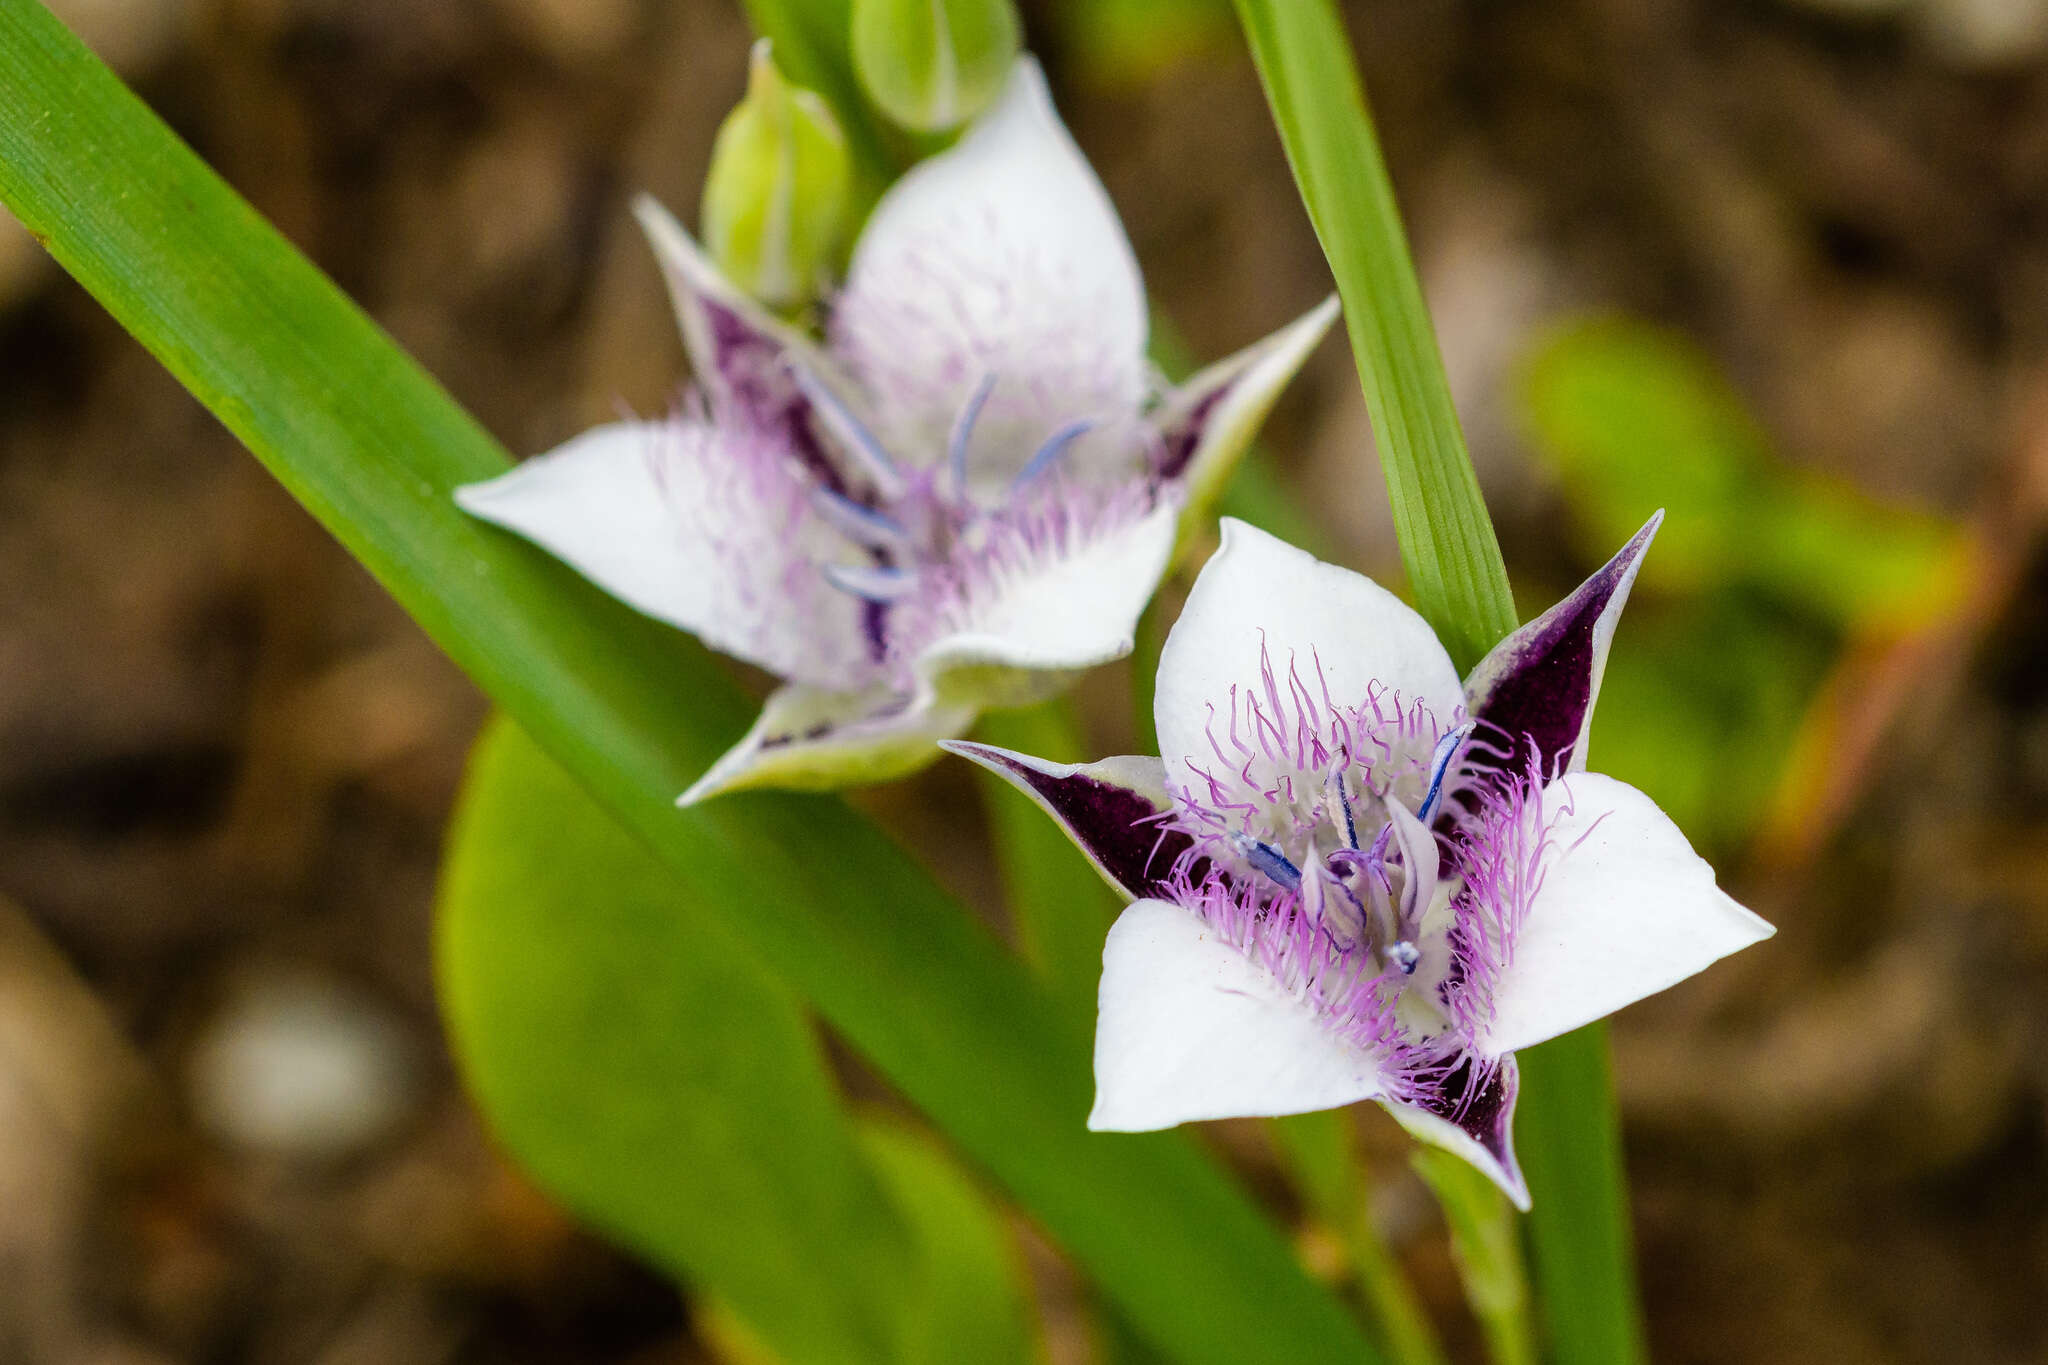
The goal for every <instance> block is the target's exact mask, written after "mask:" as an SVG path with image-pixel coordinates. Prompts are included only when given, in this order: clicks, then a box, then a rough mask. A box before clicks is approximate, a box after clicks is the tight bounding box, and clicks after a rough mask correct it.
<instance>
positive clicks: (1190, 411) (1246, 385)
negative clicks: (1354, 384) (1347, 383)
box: [1152, 296, 1337, 528]
mask: <svg viewBox="0 0 2048 1365" xmlns="http://www.w3.org/2000/svg"><path fill="white" fill-rule="evenodd" d="M1336 317H1337V300H1336V298H1335V297H1334V296H1332V297H1330V298H1328V299H1325V300H1324V301H1323V302H1322V303H1321V304H1319V305H1317V306H1316V307H1315V308H1313V309H1311V310H1310V311H1309V312H1308V313H1306V314H1304V315H1303V316H1301V317H1300V318H1297V319H1296V320H1295V321H1293V322H1292V323H1289V324H1288V325H1287V326H1285V327H1283V328H1281V329H1280V330H1279V331H1277V332H1274V333H1273V334H1272V335H1271V336H1268V337H1265V338H1263V339H1261V340H1259V341H1256V342H1253V343H1252V344H1251V345H1249V346H1247V347H1245V348H1244V349H1243V350H1241V351H1239V352H1238V353H1237V354H1236V355H1233V356H1230V357H1228V358H1227V359H1224V360H1219V361H1217V362H1216V363H1215V364H1214V365H1211V366H1209V367H1208V368H1207V369H1205V370H1203V371H1202V372H1201V373H1199V374H1197V375H1196V376H1195V377H1194V378H1192V379H1190V380H1188V381H1187V382H1186V383H1185V384H1182V385H1181V386H1180V387H1178V388H1176V389H1175V390H1174V391H1173V392H1172V393H1171V394H1169V395H1167V398H1166V401H1165V403H1164V404H1162V405H1161V407H1160V409H1159V411H1158V412H1156V413H1154V414H1153V415H1152V424H1153V426H1154V427H1155V428H1156V429H1157V431H1158V433H1159V436H1160V439H1161V441H1162V443H1163V445H1164V449H1163V451H1162V456H1163V459H1164V465H1163V467H1162V469H1161V472H1162V473H1163V474H1164V475H1165V476H1166V477H1167V478H1171V479H1178V480H1179V481H1180V483H1181V486H1182V488H1184V489H1185V490H1186V493H1185V501H1184V504H1183V507H1182V511H1181V525H1182V526H1183V528H1191V527H1193V526H1194V525H1196V524H1198V523H1205V522H1206V521H1207V520H1208V516H1209V510H1210V509H1211V508H1212V507H1213V506H1214V505H1215V502H1216V499H1217V497H1218V496H1219V495H1221V493H1222V492H1223V485H1224V484H1225V482H1226V481H1228V479H1229V478H1230V474H1231V471H1232V470H1234V469H1236V468H1237V462H1238V460H1239V459H1241V458H1242V457H1243V455H1244V452H1245V450H1246V448H1247V447H1249V446H1250V445H1251V441H1252V437H1253V435H1254V434H1255V433H1256V432H1257V431H1258V429H1259V423H1261V422H1263V421H1265V420H1266V414H1267V413H1268V412H1271V411H1272V410H1273V404H1274V402H1275V401H1276V400H1277V399H1278V398H1279V397H1280V390H1282V389H1283V388H1285V387H1287V381H1288V380H1290V379H1292V378H1294V376H1295V373H1296V372H1297V371H1298V370H1300V369H1301V366H1302V362H1303V361H1305V360H1307V359H1308V356H1309V352H1311V351H1313V350H1314V349H1315V348H1316V343H1318V342H1320V341H1321V340H1322V339H1323V335H1324V334H1325V333H1326V332H1328V331H1329V330H1330V324H1331V322H1333V321H1335V320H1336Z"/></svg>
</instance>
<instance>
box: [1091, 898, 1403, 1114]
mask: <svg viewBox="0 0 2048 1365" xmlns="http://www.w3.org/2000/svg"><path fill="white" fill-rule="evenodd" d="M1380 1088H1381V1087H1380V1076H1379V1069H1378V1066H1377V1064H1376V1063H1375V1062H1374V1060H1373V1058H1372V1056H1371V1055H1370V1054H1369V1053H1367V1052H1365V1051H1364V1050H1362V1049H1360V1048H1356V1047H1353V1046H1351V1045H1350V1044H1348V1043H1346V1042H1343V1041H1342V1040H1340V1039H1338V1038H1336V1037H1335V1036H1333V1035H1332V1034H1331V1033H1330V1032H1329V1031H1328V1030H1326V1029H1325V1028H1324V1027H1323V1025H1322V1023H1321V1021H1320V1020H1318V1018H1317V1017H1316V1015H1315V1013H1314V1012H1313V1011H1312V1010H1310V1009H1309V1007H1308V1006H1307V1005H1305V1004H1303V1003H1302V1002H1301V1001H1300V1000H1297V999H1295V998H1294V997H1293V996H1291V995H1289V994H1287V993H1286V992H1285V991H1283V990H1282V989H1281V988H1280V987H1279V985H1278V984H1277V983H1276V982H1275V981H1274V979H1273V977H1272V976H1271V975H1270V974H1269V973H1268V972H1266V971H1265V969H1264V968H1262V967H1259V966H1258V965H1256V964H1254V963H1253V962H1252V961H1251V959H1249V958H1247V957H1246V956H1245V955H1244V954H1243V953H1241V952H1239V951H1238V950H1237V949H1236V948H1234V947H1232V946H1230V945H1229V944H1228V943H1225V942H1223V941H1222V940H1221V939H1220V938H1219V937H1218V936H1217V935H1216V932H1215V931H1214V930H1213V929H1211V928H1210V927H1209V926H1208V925H1207V924H1205V923H1203V922H1202V920H1201V919H1199V918H1198V917H1196V916H1195V915H1193V914H1191V913H1190V912H1188V911H1186V910H1184V909H1182V908H1181V907H1179V906H1177V905H1174V904H1171V903H1170V902H1167V901H1159V900H1141V901H1137V902H1134V903H1133V904H1132V905H1130V906H1129V907H1128V908H1126V909H1125V911H1124V912H1123V914H1122V915H1121V916H1119V917H1118V918H1117V922H1116V924H1115V925H1114V926H1112V927H1111V929H1110V931H1109V940H1108V942H1107V943H1106V944H1104V946H1103V950H1102V992H1101V1008H1100V1014H1099V1016H1098V1018H1097V1022H1096V1027H1095V1109H1094V1112H1092V1113H1091V1114H1090V1115H1089V1116H1088V1126H1089V1127H1090V1128H1093V1129H1096V1130H1097V1131H1109V1132H1143V1131H1146V1130H1149V1129H1154V1128H1170V1127H1172V1126H1173V1125H1174V1124H1177V1123H1187V1122H1190V1121H1192V1120H1195V1119H1213V1118H1229V1117H1233V1116H1236V1115H1245V1114H1300V1113H1307V1112H1309V1111H1310V1110H1315V1109H1329V1108H1331V1107H1333V1106H1336V1105H1340V1104H1350V1103H1351V1102H1353V1101H1355V1100H1365V1099H1371V1098H1373V1097H1374V1096H1376V1095H1378V1094H1379V1093H1380Z"/></svg>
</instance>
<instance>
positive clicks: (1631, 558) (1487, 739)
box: [1465, 512, 1664, 778]
mask: <svg viewBox="0 0 2048 1365" xmlns="http://www.w3.org/2000/svg"><path fill="white" fill-rule="evenodd" d="M1663 519H1664V514H1663V513H1662V512H1659V513H1658V514H1657V515H1656V516H1654V517H1652V518H1650V521H1649V524H1648V525H1646V526H1644V527H1643V529H1642V530H1640V531H1638V532H1636V534H1635V536H1634V538H1633V539H1631V540H1630V541H1629V543H1628V544H1626V545H1624V546H1622V547H1621V550H1620V552H1619V553H1617V554H1616V555H1615V556H1614V558H1612V559H1610V560H1608V561H1607V563H1606V564H1605V565H1604V566H1603V567H1602V568H1601V569H1600V570H1599V571H1598V572H1596V573H1595V574H1594V575H1593V576H1592V577H1591V578H1588V579H1587V580H1586V581H1585V582H1584V583H1581V584H1580V585H1579V587H1578V590H1577V591H1575V592H1574V593H1572V595H1571V596H1569V597H1567V598H1565V599H1564V600H1563V601H1562V602H1559V603H1558V604H1557V605H1556V606H1554V607H1552V608H1551V609H1550V610H1549V611H1547V612H1545V613H1543V615H1541V616H1539V617H1537V618H1536V619H1535V620H1534V621H1531V622H1530V623H1529V624H1528V625H1526V626H1523V627H1522V628H1521V629H1520V630H1518V631H1516V632H1515V633H1514V634H1513V635H1510V636H1509V637H1508V638H1507V639H1505V640H1503V641H1502V642H1501V643H1500V644H1499V646H1497V647H1496V648H1495V650H1494V651H1493V653H1491V654H1489V655H1488V656H1487V657H1486V659H1485V660H1484V661H1483V662H1482V663H1481V664H1480V665H1479V667H1478V668H1477V669H1475V670H1474V671H1473V674H1472V678H1471V679H1470V680H1468V682H1467V683H1466V698H1465V701H1466V706H1467V707H1468V708H1469V709H1470V710H1471V713H1472V718H1473V720H1474V721H1476V722H1477V723H1478V731H1479V733H1478V735H1477V736H1476V738H1477V739H1478V740H1480V741H1481V742H1480V743H1477V744H1474V745H1472V746H1470V747H1469V748H1468V749H1467V751H1466V754H1467V760H1466V761H1467V764H1468V766H1470V767H1473V768H1495V767H1498V768H1504V769H1506V770H1508V771H1509V772H1512V773H1515V774H1521V773H1524V772H1527V771H1528V770H1529V765H1530V762H1531V760H1534V762H1535V765H1536V767H1537V769H1538V771H1540V772H1541V773H1542V774H1543V775H1544V776H1545V777H1546V778H1547V777H1549V776H1551V775H1553V774H1556V773H1561V772H1563V771H1564V770H1565V768H1566V765H1568V764H1569V763H1570V762H1571V757H1572V753H1573V751H1574V750H1575V749H1576V748H1577V747H1578V743H1579V736H1580V735H1581V734H1583V733H1584V731H1585V723H1586V712H1587V711H1588V710H1589V709H1590V708H1591V706H1592V705H1593V698H1594V695H1595V693H1596V692H1597V691H1598V688H1599V683H1600V679H1599V669H1600V667H1601V665H1602V662H1603V660H1602V658H1601V641H1600V638H1599V635H1600V629H1601V620H1602V618H1603V617H1605V616H1607V614H1608V612H1609V610H1610V608H1611V609H1613V610H1614V611H1619V610H1620V608H1621V605H1622V603H1624V602H1626V601H1627V599H1628V590H1629V586H1630V585H1631V584H1632V583H1633V582H1634V581H1635V576H1636V567H1637V565H1639V564H1640V563H1641V562H1642V557H1643V552H1644V551H1645V550H1647V549H1649V547H1650V540H1651V538H1652V537H1654V536H1655V535H1656V534H1657V526H1658V524H1659V523H1660V522H1662V521H1663ZM1610 629H1611V623H1610Z"/></svg>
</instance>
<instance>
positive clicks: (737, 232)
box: [702, 38, 851, 310]
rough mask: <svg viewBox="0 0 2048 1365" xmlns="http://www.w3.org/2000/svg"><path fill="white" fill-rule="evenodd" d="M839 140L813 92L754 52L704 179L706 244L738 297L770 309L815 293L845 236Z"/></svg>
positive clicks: (845, 175)
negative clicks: (741, 295)
mask: <svg viewBox="0 0 2048 1365" xmlns="http://www.w3.org/2000/svg"><path fill="white" fill-rule="evenodd" d="M850 178H851V169H850V163H849V161H848V158H847V152H846V137H845V135H844V134H843V133H841V132H840V131H839V122H838V120H837V119H835V118H833V117H832V110H831V109H830V108H829V107H827V105H826V104H825V101H824V100H822V99H820V98H819V97H818V96H817V95H816V94H815V93H813V92H812V91H809V90H805V89H803V88H802V87H800V86H795V85H792V84H790V83H789V81H788V80H786V79H785V78H784V77H783V75H782V73H781V72H780V71H778V70H776V68H775V61H774V58H773V56H772V55H771V53H770V52H769V49H768V40H767V39H765V38H764V39H762V40H761V41H760V42H758V43H756V44H754V55H753V62H752V69H751V71H750V73H749V75H748V78H747V94H746V98H745V99H743V100H741V101H740V102H739V104H738V105H737V106H736V107H735V108H734V109H733V111H732V112H731V113H730V114H728V115H726V118H725V123H724V124H723V125H722V126H720V128H719V130H718V141H717V142H716V143H715V144H714V145H713V147H712V150H711V171H710V173H709V174H708V175H707V176H705V178H704V207H703V218H702V224H703V231H704V245H705V247H706V249H707V250H709V251H710V253H711V258H712V259H713V260H714V261H716V262H718V265H719V268H720V269H722V270H724V271H725V273H726V276H727V277H728V278H729V279H731V280H732V282H733V283H734V284H736V285H738V286H739V287H740V288H742V289H744V290H746V291H747V292H748V293H750V294H752V295H753V296H754V297H755V298H758V299H760V300H761V301H762V302H763V303H765V304H767V305H768V306H769V307H771V308H778V309H784V310H788V309H793V308H797V307H800V306H801V305H803V304H805V303H808V302H809V301H810V300H811V299H812V298H813V297H814V296H815V295H816V294H817V292H818V288H819V286H820V285H821V284H822V283H823V281H824V278H825V276H826V274H827V273H828V272H829V271H830V269H831V267H832V264H833V258H834V256H835V255H836V253H837V252H838V250H839V244H840V238H841V234H842V233H843V232H844V231H845V228H846V215H847V201H848V197H849V190H848V182H849V180H850Z"/></svg>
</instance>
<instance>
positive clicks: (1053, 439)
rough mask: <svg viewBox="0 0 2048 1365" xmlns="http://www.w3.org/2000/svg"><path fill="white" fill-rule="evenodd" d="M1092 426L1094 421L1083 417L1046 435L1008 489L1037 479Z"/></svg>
mask: <svg viewBox="0 0 2048 1365" xmlns="http://www.w3.org/2000/svg"><path fill="white" fill-rule="evenodd" d="M1094 426H1095V422H1094V420H1093V419H1091V418H1087V417H1083V418H1080V419H1078V420H1076V421H1072V422H1069V423H1067V424H1066V425H1065V426H1063V427H1061V428H1060V429H1059V430H1058V431H1055V432H1054V433H1053V434H1052V435H1050V436H1048V437H1046V438H1045V444H1044V445H1042V446H1040V447H1039V448H1038V450H1037V452H1036V453H1034V454H1033V455H1032V457H1031V459H1030V460H1029V461H1028V462H1027V463H1026V464H1025V466H1024V468H1023V470H1022V471H1020V472H1019V473H1018V475H1017V477H1016V478H1015V479H1013V480H1011V481H1010V491H1011V492H1013V493H1014V492H1016V491H1017V490H1018V489H1021V488H1024V487H1025V486H1027V485H1028V484H1030V483H1031V482H1032V480H1034V479H1037V478H1038V477H1039V476H1041V475H1042V474H1044V473H1045V471H1046V470H1048V469H1050V468H1052V465H1053V461H1055V460H1057V459H1059V457H1060V456H1061V455H1063V454H1065V453H1066V450H1067V447H1068V446H1071V445H1072V444H1074V442H1075V441H1076V440H1077V439H1079V438H1080V436H1081V435H1082V434H1083V433H1085V432H1087V431H1089V430H1091V429H1092V428H1093V427H1094Z"/></svg>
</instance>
